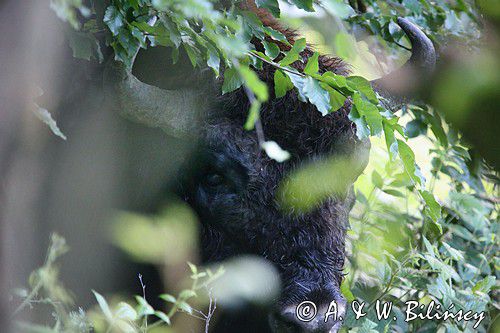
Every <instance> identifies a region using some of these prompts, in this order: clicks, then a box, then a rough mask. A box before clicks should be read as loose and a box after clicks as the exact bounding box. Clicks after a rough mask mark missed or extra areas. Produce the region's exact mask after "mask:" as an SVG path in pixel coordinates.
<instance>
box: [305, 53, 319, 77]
mask: <svg viewBox="0 0 500 333" xmlns="http://www.w3.org/2000/svg"><path fill="white" fill-rule="evenodd" d="M318 58H319V53H318V52H314V54H313V55H312V56H311V57H310V58H309V60H308V61H307V65H306V67H305V68H304V73H305V74H309V75H314V74H316V73H318V72H319V64H318Z"/></svg>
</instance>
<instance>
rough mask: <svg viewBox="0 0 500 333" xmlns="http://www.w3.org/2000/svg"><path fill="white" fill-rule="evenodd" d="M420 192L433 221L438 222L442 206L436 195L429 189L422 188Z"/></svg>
mask: <svg viewBox="0 0 500 333" xmlns="http://www.w3.org/2000/svg"><path fill="white" fill-rule="evenodd" d="M419 192H420V195H422V198H423V199H424V201H425V203H426V205H427V207H426V208H427V209H426V211H427V213H428V216H429V217H430V218H431V219H432V221H434V222H437V221H438V220H439V219H440V218H441V206H440V205H439V204H438V203H437V201H436V199H435V198H434V195H433V194H432V193H430V192H429V191H425V190H421V191H419Z"/></svg>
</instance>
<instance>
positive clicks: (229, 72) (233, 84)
mask: <svg viewBox="0 0 500 333" xmlns="http://www.w3.org/2000/svg"><path fill="white" fill-rule="evenodd" d="M242 84H243V80H242V78H241V77H240V74H239V73H238V71H237V70H236V69H235V68H233V67H231V68H228V69H226V70H225V71H224V83H223V84H222V93H223V94H227V93H228V92H231V91H234V90H236V89H238V88H239V87H241V85H242Z"/></svg>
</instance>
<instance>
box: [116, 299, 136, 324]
mask: <svg viewBox="0 0 500 333" xmlns="http://www.w3.org/2000/svg"><path fill="white" fill-rule="evenodd" d="M115 314H116V317H118V318H120V319H123V320H128V321H135V320H136V319H137V312H136V311H135V309H134V308H133V307H132V306H130V305H129V304H127V303H125V302H120V303H118V306H117V309H116V311H115Z"/></svg>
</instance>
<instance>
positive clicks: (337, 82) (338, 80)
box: [318, 72, 354, 92]
mask: <svg viewBox="0 0 500 333" xmlns="http://www.w3.org/2000/svg"><path fill="white" fill-rule="evenodd" d="M318 79H319V80H320V81H322V82H325V83H327V84H328V85H330V86H332V87H333V88H337V89H341V90H342V91H343V92H344V91H345V92H354V90H352V89H351V88H350V87H349V86H348V85H347V78H346V77H345V76H342V75H337V74H335V73H333V72H326V73H324V74H323V75H321V77H319V78H318Z"/></svg>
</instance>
